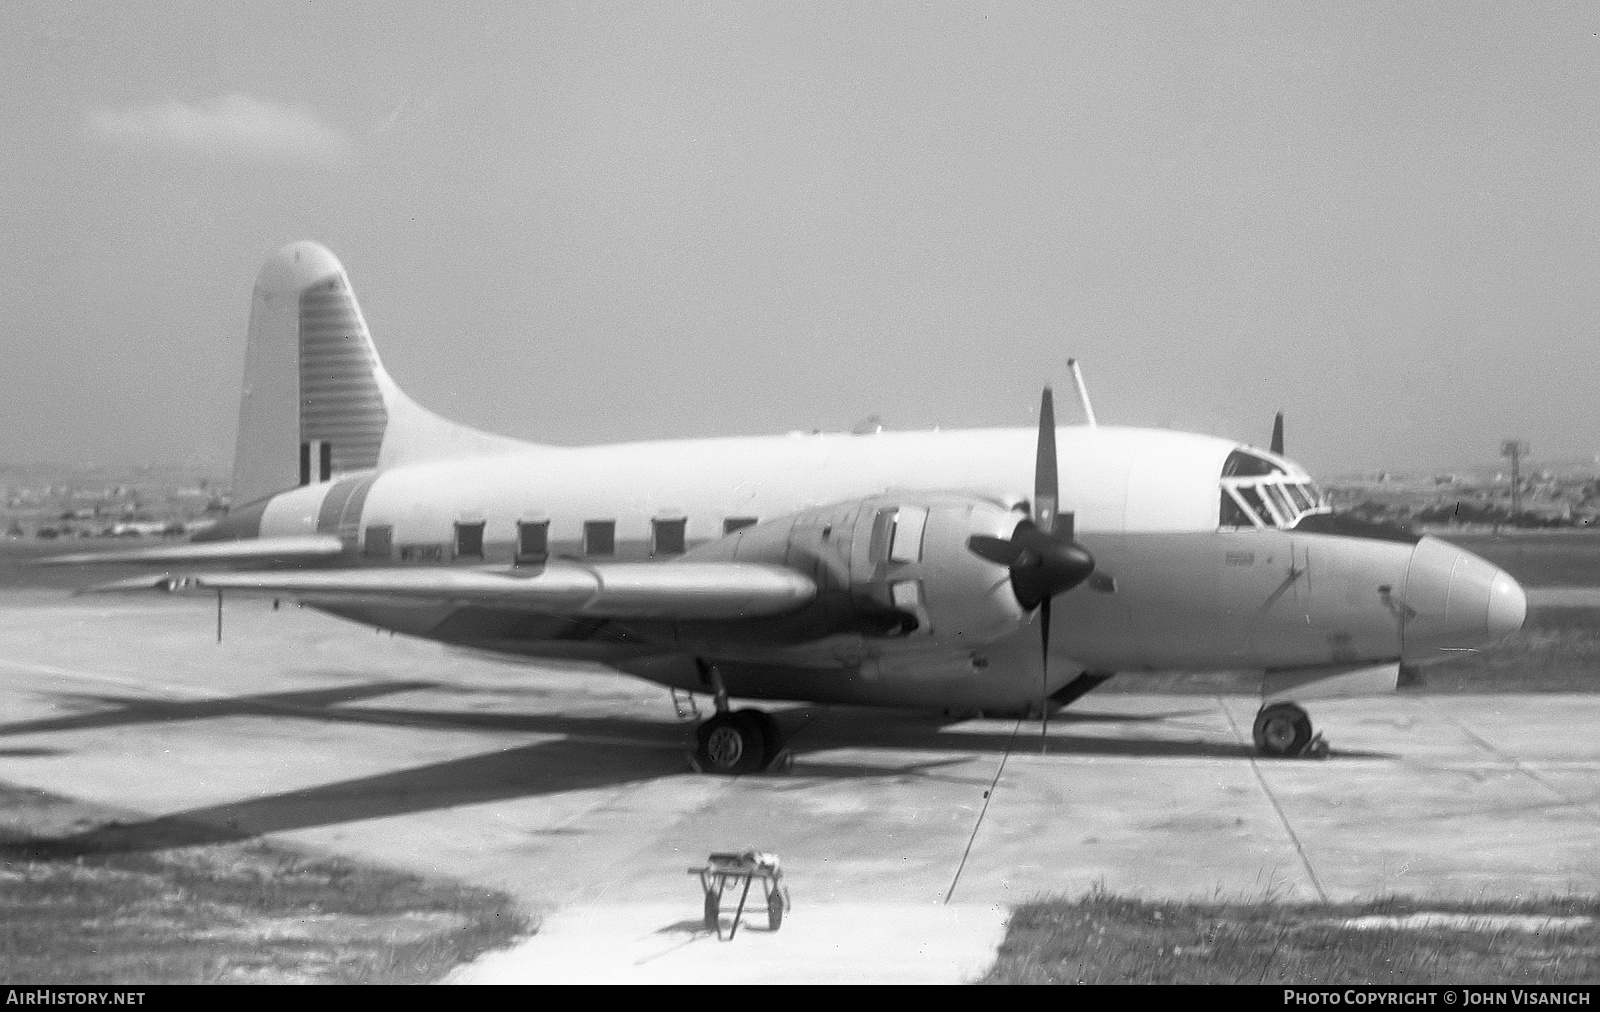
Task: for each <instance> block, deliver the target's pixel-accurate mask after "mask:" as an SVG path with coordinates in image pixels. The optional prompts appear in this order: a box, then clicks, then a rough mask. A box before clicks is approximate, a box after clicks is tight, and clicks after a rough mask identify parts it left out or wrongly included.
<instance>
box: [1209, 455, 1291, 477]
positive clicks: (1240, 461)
mask: <svg viewBox="0 0 1600 1012" xmlns="http://www.w3.org/2000/svg"><path fill="white" fill-rule="evenodd" d="M1283 473H1284V472H1283V468H1281V467H1279V466H1278V465H1277V464H1274V463H1273V462H1272V461H1270V460H1268V459H1266V458H1265V457H1258V456H1256V455H1255V454H1253V453H1246V452H1245V451H1243V450H1234V451H1233V452H1232V453H1230V454H1228V459H1227V460H1226V461H1224V462H1223V464H1222V476H1223V477H1224V478H1254V477H1258V476H1264V475H1269V474H1283Z"/></svg>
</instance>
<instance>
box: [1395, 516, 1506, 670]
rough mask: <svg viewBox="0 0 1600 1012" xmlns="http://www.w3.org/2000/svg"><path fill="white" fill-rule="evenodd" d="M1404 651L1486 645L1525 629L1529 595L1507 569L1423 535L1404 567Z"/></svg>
mask: <svg viewBox="0 0 1600 1012" xmlns="http://www.w3.org/2000/svg"><path fill="white" fill-rule="evenodd" d="M1405 605H1406V620H1405V625H1404V632H1403V639H1402V643H1401V652H1402V653H1403V654H1404V656H1405V658H1406V660H1408V661H1425V660H1431V659H1437V658H1439V657H1441V656H1444V655H1445V652H1447V651H1458V650H1471V649H1474V648H1477V647H1483V646H1488V645H1489V644H1491V643H1494V642H1496V641H1498V640H1500V639H1502V638H1504V637H1505V636H1507V635H1509V634H1510V633H1513V632H1516V631H1517V630H1518V629H1521V628H1522V620H1523V618H1525V617H1526V616H1527V613H1528V598H1527V595H1525V594H1524V593H1523V592H1522V588H1521V587H1520V586H1518V584H1517V581H1516V580H1513V579H1512V578H1511V577H1510V576H1509V575H1508V574H1506V573H1505V572H1503V571H1501V570H1499V569H1496V568H1495V567H1494V566H1491V565H1490V564H1489V563H1487V562H1485V561H1484V560H1482V559H1480V558H1478V557H1477V556H1476V555H1473V554H1472V553H1471V552H1468V551H1463V550H1462V549H1460V548H1457V547H1455V546H1454V545H1451V544H1447V543H1446V542H1443V541H1440V540H1439V539H1438V538H1423V539H1422V540H1421V541H1420V542H1418V543H1417V547H1416V548H1415V549H1413V551H1412V553H1411V565H1410V567H1409V568H1408V570H1407V572H1406V592H1405Z"/></svg>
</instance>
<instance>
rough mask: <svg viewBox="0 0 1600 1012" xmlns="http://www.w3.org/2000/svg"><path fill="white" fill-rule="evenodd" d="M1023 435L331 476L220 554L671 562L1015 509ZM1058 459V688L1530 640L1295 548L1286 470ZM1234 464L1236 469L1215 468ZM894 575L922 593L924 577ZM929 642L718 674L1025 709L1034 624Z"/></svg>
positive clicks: (1220, 451)
mask: <svg viewBox="0 0 1600 1012" xmlns="http://www.w3.org/2000/svg"><path fill="white" fill-rule="evenodd" d="M1036 438H1037V434H1036V432H1035V431H1034V430H1030V429H986V430H952V431H933V432H879V433H873V434H868V435H844V434H794V435H789V436H775V437H758V438H740V439H707V440H683V441H665V442H648V443H630V444H618V445H611V446H598V447H584V448H564V447H545V446H536V445H528V446H526V447H525V448H521V449H516V450H511V451H506V452H500V453H495V454H492V455H482V456H469V457H464V458H457V459H449V460H439V461H432V462H424V463H415V464H406V465H400V466H395V467H390V468H384V469H380V470H377V471H367V472H361V473H354V474H349V475H343V476H338V475H335V476H334V477H333V479H332V480H330V481H327V482H321V483H317V484H308V485H306V486H305V487H302V488H298V489H294V490H291V491H289V492H285V493H281V494H279V495H276V496H273V497H271V498H270V499H267V500H264V501H263V502H262V503H258V504H255V505H254V506H253V507H250V506H247V507H245V508H244V509H241V510H238V511H235V514H233V515H231V516H230V517H229V518H228V519H227V520H226V521H225V522H224V525H223V527H224V528H225V529H224V530H219V531H218V536H228V537H241V536H244V537H248V536H261V537H269V536H291V535H300V534H307V533H313V532H322V533H332V534H337V535H339V536H340V537H341V538H343V539H344V540H345V541H346V544H347V558H346V559H344V560H343V561H344V562H345V563H346V564H365V565H384V566H393V565H402V566H403V565H416V566H498V567H504V566H506V565H516V564H523V565H528V566H538V565H541V564H543V563H545V562H546V561H547V560H549V559H552V558H554V559H560V558H570V559H575V560H580V561H581V560H585V559H587V560H627V559H646V558H656V559H658V560H660V561H661V562H662V564H671V560H672V559H674V558H677V557H679V556H680V554H687V556H688V557H690V558H694V557H695V555H696V553H704V552H706V551H708V550H714V549H712V548H711V547H710V546H716V545H717V544H718V543H719V542H722V541H723V540H724V539H726V538H727V536H728V535H729V534H730V532H733V531H737V530H739V529H741V528H743V527H745V526H747V525H752V524H757V523H767V522H770V521H773V520H774V519H775V518H779V517H784V516H787V515H791V514H795V513H798V512H801V511H805V510H808V509H813V508H816V507H820V506H823V505H824V504H828V503H848V502H851V501H854V500H859V499H861V498H862V497H865V496H887V497H890V498H892V497H893V496H894V495H896V494H897V491H898V490H907V491H908V492H909V491H915V490H942V491H947V492H957V493H965V494H968V495H973V496H979V497H982V498H984V499H988V500H992V501H995V502H998V503H1000V504H1002V505H1005V506H1007V507H1011V506H1019V505H1020V506H1021V507H1022V508H1023V509H1026V503H1027V498H1028V494H1029V487H1030V484H1031V481H1032V467H1033V453H1034V444H1035V440H1036ZM1057 447H1058V451H1057V452H1058V457H1059V462H1060V474H1061V492H1062V500H1063V501H1062V508H1063V509H1065V510H1070V511H1072V512H1073V513H1074V514H1075V515H1076V524H1077V535H1078V538H1079V539H1080V541H1081V542H1082V543H1083V544H1084V545H1085V546H1086V547H1087V548H1088V549H1089V550H1090V551H1091V552H1092V553H1093V554H1094V557H1095V559H1096V560H1097V562H1098V571H1099V574H1100V576H1099V578H1098V579H1097V580H1095V581H1093V582H1092V584H1090V585H1086V586H1082V587H1079V588H1076V589H1075V590H1073V591H1071V592H1070V593H1067V594H1064V595H1061V596H1060V597H1059V598H1058V599H1057V600H1056V601H1055V604H1054V615H1055V618H1054V635H1053V638H1052V649H1051V653H1052V669H1053V670H1054V671H1055V672H1056V677H1055V679H1054V680H1053V681H1054V682H1056V683H1060V682H1064V681H1066V680H1068V679H1070V678H1071V677H1073V676H1074V675H1075V674H1076V673H1077V672H1080V671H1084V670H1090V671H1100V672H1125V671H1141V670H1163V669H1172V668H1182V669H1188V670H1203V669H1259V670H1269V669H1312V668H1318V667H1327V668H1337V667H1340V666H1345V667H1349V666H1357V665H1360V664H1363V663H1383V662H1392V661H1400V660H1402V659H1404V660H1408V661H1414V662H1420V661H1425V660H1429V659H1433V658H1434V657H1437V656H1440V655H1441V651H1448V650H1451V649H1459V648H1470V647H1473V646H1477V645H1479V644H1481V643H1482V642H1484V641H1485V640H1486V639H1488V638H1492V637H1493V636H1494V635H1496V634H1497V633H1503V632H1504V631H1506V628H1507V627H1508V626H1509V625H1510V623H1511V622H1512V619H1513V617H1514V619H1515V623H1516V624H1518V625H1519V624H1520V622H1521V610H1522V608H1523V607H1524V605H1523V603H1522V600H1521V592H1520V590H1518V589H1516V587H1515V584H1514V583H1513V582H1511V581H1510V579H1509V577H1505V576H1504V574H1501V573H1499V572H1498V571H1497V570H1495V569H1493V567H1490V566H1489V565H1488V564H1487V563H1484V562H1482V560H1479V559H1476V558H1475V557H1473V556H1471V555H1469V554H1468V553H1465V552H1462V551H1460V550H1458V549H1455V548H1453V547H1450V546H1447V545H1444V544H1443V543H1441V542H1438V541H1436V540H1434V539H1422V540H1421V541H1417V540H1415V539H1405V538H1401V539H1393V538H1384V537H1351V536H1345V535H1335V534H1327V533H1318V532H1310V531H1305V530H1298V529H1295V524H1296V523H1297V522H1300V521H1302V520H1304V518H1305V517H1306V516H1308V515H1310V516H1316V515H1322V514H1325V513H1326V507H1325V504H1324V503H1323V502H1322V501H1321V499H1320V497H1319V495H1318V494H1317V493H1316V492H1315V489H1314V486H1312V485H1311V483H1310V479H1309V477H1308V476H1307V475H1306V474H1305V472H1304V471H1303V469H1301V468H1299V467H1298V466H1297V465H1295V464H1293V463H1292V462H1291V461H1287V460H1285V459H1283V458H1281V457H1277V456H1273V455H1269V454H1266V453H1264V452H1263V451H1259V450H1254V449H1251V448H1248V447H1243V446H1241V445H1240V444H1238V443H1235V442H1232V441H1228V440H1222V439H1216V438H1212V437H1208V436H1202V435H1196V434H1191V433H1181V432H1171V431H1166V430H1146V429H1132V428H1117V427H1085V426H1073V427H1063V428H1060V429H1058V431H1057ZM1240 461H1244V462H1245V463H1246V465H1247V466H1245V467H1244V468H1243V472H1244V473H1243V474H1242V475H1241V474H1238V473H1230V472H1238V471H1239V470H1240V468H1239V466H1238V462H1240ZM1268 504H1271V505H1270V507H1269V505H1268ZM1241 507H1242V509H1241ZM1020 515H1021V514H1019V517H1020ZM730 557H731V556H730ZM906 572H908V573H910V574H912V575H917V573H918V571H917V569H916V564H915V563H908V564H907V567H906ZM880 575H881V574H880ZM310 603H312V604H314V605H315V604H316V602H315V601H312V602H310ZM1452 605H1453V610H1452ZM328 610H330V611H335V612H336V613H338V614H340V615H343V616H345V617H348V618H352V619H355V620H358V621H364V622H369V623H371V624H373V625H377V626H380V627H384V628H390V629H394V630H396V631H400V632H405V633H410V634H414V635H420V636H426V637H430V638H435V639H440V640H443V641H446V642H451V643H457V644H460V645H465V646H477V647H482V648H486V649H493V650H498V651H505V652H513V653H517V654H522V655H527V656H534V657H539V656H563V657H575V656H576V657H589V658H592V659H596V660H606V661H611V662H614V663H619V664H620V665H622V666H623V667H624V668H625V669H627V670H632V671H635V672H636V673H640V674H643V675H644V676H645V677H652V678H656V679H657V680H660V681H663V682H666V683H668V684H681V683H684V682H685V680H686V679H689V678H690V676H689V675H688V674H686V672H687V671H688V670H689V669H688V668H687V667H685V666H684V665H683V664H681V663H677V661H681V660H682V659H683V658H681V657H674V658H673V659H671V660H665V659H663V658H666V657H670V656H671V655H673V654H674V651H673V650H672V649H671V644H670V643H668V644H662V643H661V642H660V640H661V635H660V634H659V632H658V631H657V632H655V633H653V635H651V636H643V637H640V636H629V635H615V634H613V635H601V634H600V633H601V630H598V629H592V628H591V629H587V630H585V629H584V628H582V627H580V626H574V625H572V624H543V625H540V624H538V623H534V624H531V625H530V624H528V623H518V622H515V621H511V620H510V619H509V617H507V616H503V615H500V616H497V615H494V614H482V613H478V612H475V611H474V610H473V609H471V608H462V607H453V606H450V605H445V604H431V605H427V606H417V607H409V608H407V607H395V606H392V605H388V604H383V605H378V604H375V605H373V606H372V607H360V606H351V605H350V604H349V603H348V602H344V603H341V604H340V605H339V606H338V607H330V608H329V609H328ZM1513 613H1514V614H1513ZM1512 627H1514V626H1512ZM920 631H921V633H922V634H923V635H921V636H906V637H903V638H895V637H885V638H880V639H873V638H871V637H867V638H861V637H856V638H855V639H856V640H859V642H854V641H853V642H843V643H839V642H831V643H828V644H826V645H825V647H824V648H822V649H820V650H819V649H818V648H817V646H816V645H814V644H812V645H801V646H797V645H792V644H783V645H769V646H759V645H758V646H750V647H739V648H729V649H728V650H727V651H726V653H725V655H724V656H723V657H722V658H720V660H722V661H723V662H724V665H725V667H726V669H727V671H728V672H729V681H730V687H732V688H733V689H734V690H735V692H736V693H738V694H744V695H754V696H773V697H780V698H783V697H787V698H808V699H837V700H842V701H854V702H890V703H893V702H909V703H916V704H919V705H927V704H928V702H929V700H930V699H935V700H936V699H944V700H945V701H947V702H948V703H949V704H950V705H962V704H967V705H975V706H979V707H983V706H990V707H994V706H1000V705H1005V703H1006V702H1013V703H1014V702H1016V701H1017V700H1019V699H1025V698H1037V694H1038V688H1039V687H1038V675H1037V673H1036V668H1035V667H1034V665H1033V664H1032V663H1029V662H1028V658H1027V652H1028V651H1029V650H1030V649H1033V650H1036V649H1037V646H1036V642H1037V641H1036V637H1035V636H1033V635H1031V634H1029V633H1028V631H1027V630H1022V631H1019V633H1018V634H1017V635H1015V636H1013V637H1011V638H1010V639H1009V640H1006V641H1002V642H996V643H992V644H987V645H986V646H985V647H984V648H983V649H982V650H981V651H975V650H971V649H967V648H965V647H962V648H961V649H951V648H950V646H949V644H947V643H943V642H941V641H940V640H939V637H938V634H939V631H940V630H939V629H938V628H937V627H935V628H931V629H930V628H924V629H922V630H920ZM612 632H613V633H615V630H613V631H612ZM1002 670H1003V671H1006V672H1009V674H1006V675H1001V674H999V672H1000V671H1002ZM684 687H686V688H692V687H696V686H694V685H692V684H686V685H685V686H684Z"/></svg>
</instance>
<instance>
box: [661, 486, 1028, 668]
mask: <svg viewBox="0 0 1600 1012" xmlns="http://www.w3.org/2000/svg"><path fill="white" fill-rule="evenodd" d="M1023 519H1024V517H1023V514H1021V513H1019V512H1017V511H1015V510H1011V509H1007V508H1006V507H1005V506H1003V505H1001V504H999V503H996V502H994V501H993V500H991V499H985V498H981V497H978V496H968V495H959V494H953V493H929V492H907V493H900V494H896V493H885V494H882V495H876V496H870V497H868V498H866V499H855V500H850V501H848V502H843V503H835V504H832V505H829V506H818V507H814V508H812V509H808V510H803V511H801V512H800V513H796V514H792V515H790V516H787V517H779V518H777V519H774V520H769V521H766V522H764V523H760V524H757V525H755V526H753V527H747V528H745V529H743V530H740V531H736V532H734V533H733V534H730V535H729V536H727V537H725V538H722V539H720V540H718V541H715V542H712V543H710V544H706V545H701V546H698V547H697V548H695V549H693V550H692V551H690V552H689V553H688V555H686V556H685V558H686V559H699V560H706V561H711V560H719V561H737V562H763V563H768V564H776V565H784V566H788V567H790V568H792V569H795V570H798V571H799V572H802V573H804V574H806V575H807V576H810V577H811V578H812V579H814V580H815V581H816V582H817V586H818V588H819V591H820V593H819V595H818V599H817V601H816V603H815V604H814V605H813V606H812V608H811V609H809V610H810V611H811V612H812V613H811V614H810V615H809V616H807V617H806V622H807V625H808V626H814V627H815V628H817V629H819V630H821V629H827V630H828V631H829V632H847V631H851V632H859V633H861V634H862V635H864V636H869V637H881V636H917V637H931V638H932V639H933V640H935V641H938V642H942V643H946V644H949V645H952V646H960V645H967V646H974V647H976V646H979V645H982V644H985V643H989V642H992V641H994V640H996V639H999V638H1001V637H1003V636H1006V635H1008V634H1009V633H1011V632H1014V631H1015V630H1016V629H1017V628H1018V627H1019V626H1021V625H1022V624H1023V623H1025V622H1026V621H1027V619H1028V612H1027V610H1026V609H1024V608H1023V607H1022V605H1021V604H1019V603H1018V602H1017V596H1016V593H1015V592H1014V591H1013V589H1012V585H1011V580H1010V578H1009V571H1008V569H1007V568H1006V567H1005V566H1001V565H997V564H996V563H994V562H991V561H989V560H987V559H984V558H982V557H980V556H978V555H976V554H974V553H973V552H972V551H971V549H969V548H968V547H967V541H968V539H969V538H971V537H972V536H973V535H974V534H981V535H986V536H989V537H995V538H1009V537H1010V536H1011V534H1012V532H1013V531H1014V530H1015V529H1016V526H1017V524H1018V522H1020V521H1021V520H1023ZM797 618H798V616H797Z"/></svg>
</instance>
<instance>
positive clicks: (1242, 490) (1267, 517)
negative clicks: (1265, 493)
mask: <svg viewBox="0 0 1600 1012" xmlns="http://www.w3.org/2000/svg"><path fill="white" fill-rule="evenodd" d="M1234 491H1236V492H1238V493H1239V498H1241V499H1243V500H1244V505H1245V508H1246V509H1248V510H1249V511H1250V512H1251V513H1254V514H1255V515H1256V516H1258V517H1260V518H1261V522H1262V523H1263V524H1265V525H1266V526H1268V527H1276V526H1278V525H1277V524H1276V523H1274V522H1273V519H1272V514H1271V513H1269V512H1267V504H1266V503H1264V502H1262V501H1261V494H1260V493H1259V492H1257V491H1256V490H1255V489H1253V488H1251V487H1250V486H1249V485H1235V486H1234Z"/></svg>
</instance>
